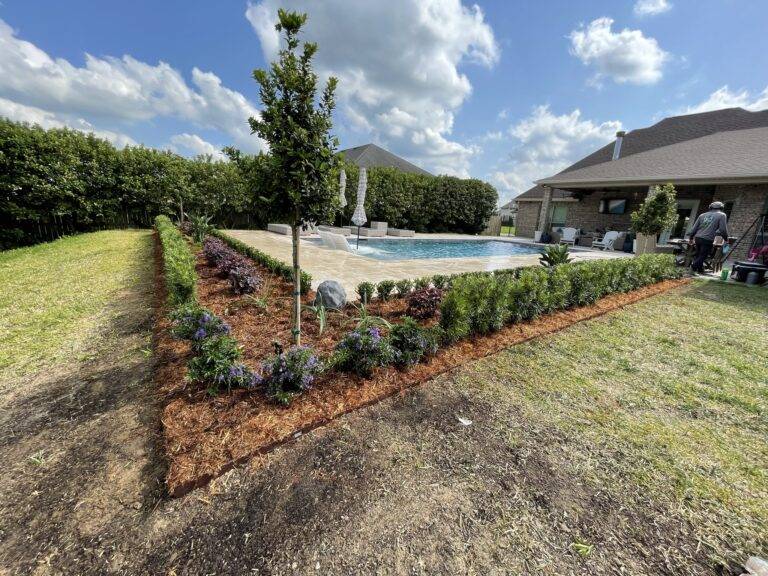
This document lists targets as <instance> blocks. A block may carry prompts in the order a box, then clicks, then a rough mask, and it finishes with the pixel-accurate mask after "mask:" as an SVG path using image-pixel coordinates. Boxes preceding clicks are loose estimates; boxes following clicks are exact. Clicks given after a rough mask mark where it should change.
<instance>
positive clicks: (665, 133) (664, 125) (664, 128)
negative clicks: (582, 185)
mask: <svg viewBox="0 0 768 576" xmlns="http://www.w3.org/2000/svg"><path fill="white" fill-rule="evenodd" d="M765 126H768V110H764V111H762V112H749V111H747V110H744V109H743V108H726V109H723V110H715V111H713V112H702V113H699V114H686V115H684V116H672V117H670V118H665V119H664V120H661V121H660V122H657V123H656V124H654V125H653V126H649V127H648V128H640V129H638V130H632V131H631V132H629V133H627V134H626V135H625V136H624V139H623V141H622V145H621V157H620V159H621V158H627V157H630V156H632V155H634V154H640V153H643V152H647V151H649V150H654V149H656V148H661V147H663V146H670V145H672V144H678V143H680V142H685V141H688V140H693V139H695V138H701V137H703V136H708V135H710V134H716V133H718V132H725V131H733V130H744V129H749V128H759V127H765ZM613 147H614V142H609V143H608V144H606V145H605V146H603V147H602V148H600V149H599V150H596V151H595V152H593V153H592V154H590V155H589V156H586V157H585V158H582V159H581V160H579V161H578V162H576V163H575V164H572V165H571V166H569V167H568V168H566V169H565V170H563V171H562V172H560V173H559V174H558V176H559V175H562V174H565V173H567V172H571V171H574V170H579V169H582V168H586V167H588V166H595V165H597V164H601V163H607V162H611V161H612V160H611V158H612V157H613ZM543 193H544V187H543V186H541V185H540V184H538V185H536V186H534V187H533V188H531V189H530V190H527V191H526V192H524V193H522V194H521V195H520V196H518V197H517V198H516V200H536V199H539V198H541V196H542V194H543ZM570 197H571V194H570V193H569V192H566V191H564V190H558V189H553V190H552V198H553V199H558V198H561V199H562V198H570Z"/></svg>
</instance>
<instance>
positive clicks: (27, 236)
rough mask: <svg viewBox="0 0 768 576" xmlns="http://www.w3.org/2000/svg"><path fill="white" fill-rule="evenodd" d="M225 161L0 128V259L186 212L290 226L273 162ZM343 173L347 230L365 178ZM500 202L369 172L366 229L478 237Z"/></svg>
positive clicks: (232, 222)
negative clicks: (13, 250)
mask: <svg viewBox="0 0 768 576" xmlns="http://www.w3.org/2000/svg"><path fill="white" fill-rule="evenodd" d="M224 153H225V154H226V155H227V157H228V159H229V160H230V161H214V160H213V159H212V158H211V157H210V156H201V157H198V158H195V159H188V158H184V157H182V156H179V155H178V154H174V153H172V152H169V151H160V150H154V149H151V148H144V147H142V146H127V147H125V148H123V149H117V148H115V146H113V145H112V144H111V143H109V142H107V141H106V140H102V139H100V138H97V137H95V136H94V135H93V134H83V133H82V132H78V131H75V130H69V129H66V128H54V129H50V130H44V129H43V128H40V127H39V126H30V125H28V124H23V123H18V122H12V121H10V120H4V119H0V249H4V248H10V247H15V246H20V245H23V244H32V243H35V242H41V241H47V240H53V239H55V238H58V237H59V236H61V235H63V234H73V233H77V232H83V231H88V230H93V229H100V228H115V227H127V226H140V227H148V226H151V224H152V222H153V220H154V218H155V216H157V215H158V214H166V215H178V214H179V213H180V212H181V211H182V209H183V211H185V212H187V213H189V214H205V215H208V216H211V217H212V222H214V223H215V224H216V225H217V226H220V227H225V228H232V227H239V228H264V227H266V224H267V223H268V222H285V221H286V218H285V217H284V214H283V213H284V212H285V210H286V208H287V204H286V196H285V189H284V187H283V186H281V185H280V178H279V177H280V174H279V173H278V172H277V170H276V168H275V165H274V162H273V159H272V157H271V156H270V155H269V154H256V155H253V154H243V153H242V152H240V151H239V150H236V149H234V148H231V147H230V148H225V149H224ZM343 166H344V168H345V170H346V172H347V202H348V205H347V207H346V208H345V209H344V210H343V211H341V213H340V215H339V217H338V220H341V221H343V222H344V223H348V222H349V219H350V217H351V215H352V211H353V210H354V206H355V194H356V190H357V178H358V168H357V166H355V165H354V164H351V163H346V162H345V163H344V164H343ZM337 181H338V175H336V176H334V182H337ZM496 200H497V194H496V190H495V189H494V188H493V187H492V186H491V185H490V184H487V183H485V182H481V181H479V180H472V179H466V180H465V179H460V178H454V177H450V176H429V175H422V174H406V173H403V172H400V171H398V170H395V169H394V168H371V169H370V170H369V171H368V190H367V194H366V201H365V208H366V212H367V214H368V217H369V220H385V221H387V222H389V223H390V225H392V226H393V227H400V228H413V229H415V230H418V231H424V232H442V231H450V232H467V233H475V232H480V231H481V230H482V229H483V227H484V225H485V222H486V221H487V220H488V217H489V216H490V214H491V213H492V211H493V210H494V208H495V206H496Z"/></svg>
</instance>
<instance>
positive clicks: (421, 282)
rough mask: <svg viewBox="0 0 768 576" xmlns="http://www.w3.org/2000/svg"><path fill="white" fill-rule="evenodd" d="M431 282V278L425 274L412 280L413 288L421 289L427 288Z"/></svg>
mask: <svg viewBox="0 0 768 576" xmlns="http://www.w3.org/2000/svg"><path fill="white" fill-rule="evenodd" d="M431 283H432V278H430V277H429V276H425V277H423V278H416V280H414V281H413V288H414V290H422V289H424V288H429V286H430V284H431Z"/></svg>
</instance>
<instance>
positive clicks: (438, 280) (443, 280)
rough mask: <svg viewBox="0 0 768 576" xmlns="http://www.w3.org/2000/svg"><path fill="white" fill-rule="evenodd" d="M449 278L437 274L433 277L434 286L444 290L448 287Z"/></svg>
mask: <svg viewBox="0 0 768 576" xmlns="http://www.w3.org/2000/svg"><path fill="white" fill-rule="evenodd" d="M448 281H449V277H448V276H445V275H444V274H435V275H434V276H432V286H434V287H435V288H438V289H440V290H442V289H443V288H445V287H447V286H448Z"/></svg>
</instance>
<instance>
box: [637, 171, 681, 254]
mask: <svg viewBox="0 0 768 576" xmlns="http://www.w3.org/2000/svg"><path fill="white" fill-rule="evenodd" d="M631 218H632V230H634V231H635V232H636V233H637V240H636V241H635V254H638V255H639V254H647V253H649V252H655V251H656V239H657V238H658V235H659V234H661V233H662V232H663V231H664V230H665V229H667V228H669V227H671V226H673V225H674V224H675V222H677V195H676V193H675V187H674V186H673V185H672V184H664V186H654V187H653V189H652V190H651V193H650V194H649V195H648V198H646V199H645V202H643V204H642V205H641V206H640V208H638V209H637V210H635V211H634V212H632V216H631Z"/></svg>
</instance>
